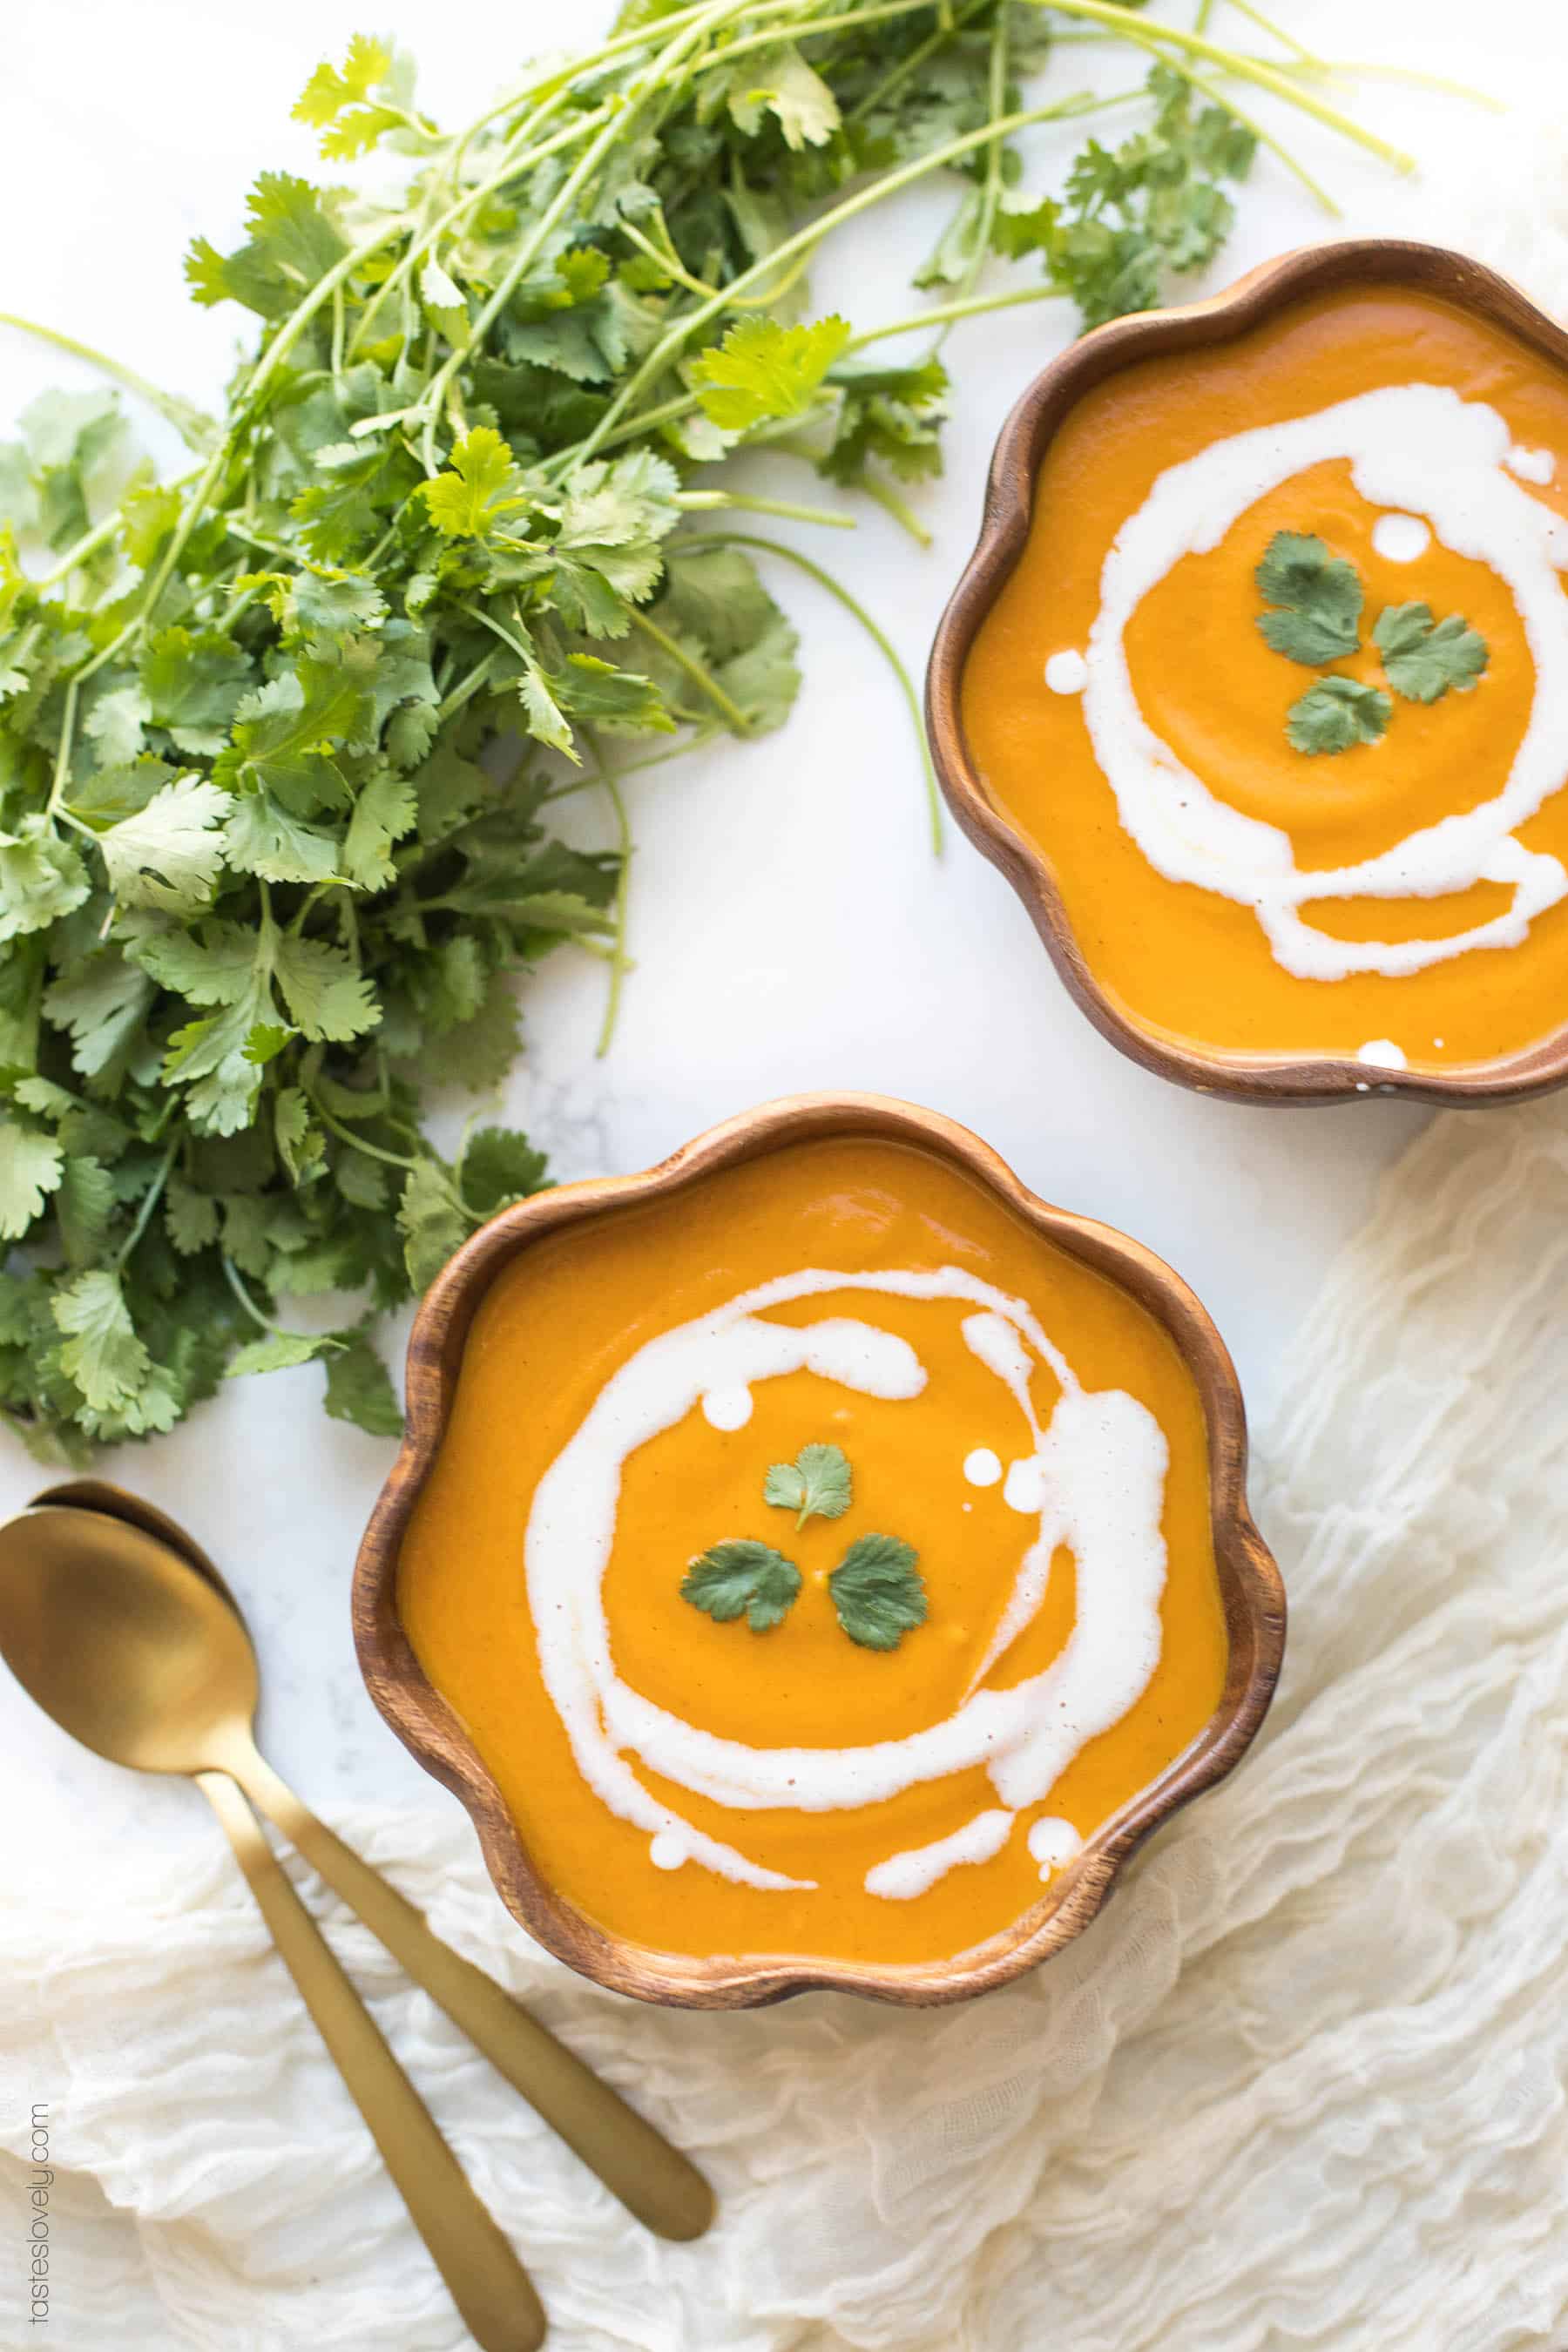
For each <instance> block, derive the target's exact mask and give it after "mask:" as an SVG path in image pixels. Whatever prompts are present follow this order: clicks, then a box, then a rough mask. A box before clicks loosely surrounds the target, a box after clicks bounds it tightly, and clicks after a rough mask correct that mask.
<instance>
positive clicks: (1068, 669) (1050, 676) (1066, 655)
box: [1046, 646, 1089, 694]
mask: <svg viewBox="0 0 1568 2352" xmlns="http://www.w3.org/2000/svg"><path fill="white" fill-rule="evenodd" d="M1046 684H1047V686H1048V687H1049V688H1050V689H1051V692H1052V693H1053V694H1081V693H1082V692H1083V690H1084V688H1085V687H1086V686H1087V685H1088V684H1089V664H1088V663H1087V662H1086V661H1085V659H1084V657H1083V656H1082V655H1081V654H1080V653H1079V651H1078V649H1077V648H1076V646H1072V647H1068V649H1067V650H1066V651H1064V652H1062V653H1059V654H1053V655H1052V656H1051V657H1050V659H1049V661H1048V662H1047V664H1046Z"/></svg>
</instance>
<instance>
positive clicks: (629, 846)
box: [583, 727, 634, 1062]
mask: <svg viewBox="0 0 1568 2352" xmlns="http://www.w3.org/2000/svg"><path fill="white" fill-rule="evenodd" d="M583 732H584V735H585V736H586V737H587V739H588V750H589V751H590V753H591V754H592V757H593V761H594V766H595V770H596V771H597V773H598V779H599V782H601V783H602V784H603V786H604V788H605V792H606V793H608V794H609V799H610V806H611V808H612V809H613V810H614V811H615V817H616V845H617V847H618V849H619V853H620V860H621V863H620V867H619V870H618V871H617V873H616V897H615V905H614V909H613V911H614V915H615V930H614V932H613V933H612V935H611V942H610V985H609V989H608V991H607V992H606V994H605V1017H604V1019H603V1021H602V1022H601V1023H600V1024H599V1042H598V1044H597V1045H595V1048H594V1054H595V1060H597V1061H601V1062H602V1061H603V1060H604V1058H605V1055H606V1054H607V1053H608V1052H609V1050H610V1044H611V1040H612V1039H613V1038H614V1036H615V1034H616V1021H617V1020H618V1019H619V1017H620V1010H621V989H622V985H623V983H624V982H625V980H626V973H627V972H628V971H629V970H630V969H631V966H630V963H629V961H628V960H627V957H626V901H627V898H628V895H629V892H630V888H631V871H632V857H633V854H634V848H633V842H632V828H631V824H630V822H629V820H628V818H627V816H626V799H625V796H624V794H623V793H622V791H621V787H620V782H619V780H618V779H617V777H616V772H615V770H614V769H613V768H612V767H611V765H610V763H609V761H607V760H606V759H605V754H604V750H603V748H602V746H601V744H600V742H599V739H598V736H597V735H596V734H595V731H594V730H593V729H592V728H591V727H585V728H584V730H583Z"/></svg>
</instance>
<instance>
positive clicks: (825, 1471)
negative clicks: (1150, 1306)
mask: <svg viewBox="0 0 1568 2352" xmlns="http://www.w3.org/2000/svg"><path fill="white" fill-rule="evenodd" d="M398 1598H399V1608H400V1611H401V1614H402V1617H403V1621H404V1623H405V1627H406V1629H407V1632H408V1634H409V1638H410V1640H411V1641H412V1643H413V1644H414V1647H415V1649H416V1652H417V1654H418V1655H419V1658H420V1660H421V1661H422V1663H423V1664H424V1666H425V1669H426V1672H427V1674H428V1675H429V1676H430V1678H431V1681H432V1682H433V1683H434V1684H435V1685H436V1686H437V1688H438V1689H439V1690H440V1691H441V1692H442V1693H443V1695H444V1696H446V1697H447V1699H448V1700H449V1701H450V1703H451V1704H452V1705H453V1706H455V1707H456V1708H457V1710H458V1713H459V1714H460V1715H461V1717H463V1719H464V1720H465V1722H466V1723H467V1725H468V1729H469V1732H470V1734H471V1736H472V1738H473V1740H474V1742H475V1745H476V1746H477V1747H478V1748H479V1752H480V1753H481V1755H482V1756H483V1757H484V1759H485V1760H486V1762H487V1764H488V1765H489V1769H490V1770H491V1771H492V1772H493V1773H494V1775H495V1778H496V1780H497V1781H498V1782H499V1784H500V1789H501V1790H502V1793H503V1795H504V1797H505V1800H506V1802H507V1804H508V1806H509V1807H510V1811H511V1812H512V1814H513V1816H514V1818H515V1820H516V1822H517V1824H518V1827H519V1830H520V1832H521V1835H522V1838H523V1840H524V1843H526V1845H527V1847H528V1849H529V1852H530V1853H531V1856H532V1859H533V1862H534V1864H535V1867H536V1868H537V1870H538V1871H539V1873H540V1874H541V1875H542V1877H543V1878H544V1879H546V1880H547V1881H548V1882H549V1883H550V1885H552V1886H553V1887H554V1888H555V1889H556V1890H557V1892H558V1893H559V1894H560V1895H563V1896H564V1897H565V1898H566V1899H567V1900H568V1901H569V1902H571V1903H572V1904H574V1906H576V1907H577V1908H578V1909H579V1910H580V1911H582V1912H584V1913H585V1914H587V1915H588V1916H591V1917H592V1918H594V1919H595V1920H597V1921H598V1922H600V1923H601V1924H602V1925H603V1926H604V1927H607V1928H608V1929H610V1930H611V1931H612V1932H613V1933H615V1934H616V1935H618V1936H621V1937H627V1938H630V1939H633V1940H635V1941H637V1942H640V1943H643V1944H647V1945H651V1946H654V1947H657V1948H663V1949H665V1950H668V1951H675V1952H680V1953H688V1954H698V1955H702V1956H713V1955H725V1954H734V1955H749V1956H757V1955H765V1954H781V1955H783V1954H787V1955H791V1956H807V1957H819V1958H836V1959H854V1960H864V1961H882V1962H896V1961H920V1960H929V1959H933V1958H945V1957H951V1956H952V1955H954V1954H956V1953H958V1952H960V1951H963V1950H965V1949H967V1948H970V1947H971V1946H973V1945H974V1944H976V1943H979V1942H981V1941H983V1940H984V1938H985V1937H988V1936H990V1935H992V1934H994V1933H995V1932H997V1931H998V1930H1000V1929H1001V1928H1003V1927H1006V1926H1008V1925H1009V1924H1011V1923H1012V1922H1013V1921H1014V1920H1016V1918H1018V1917H1019V1916H1021V1915H1022V1913H1023V1912H1025V1911H1026V1910H1027V1909H1028V1908H1029V1907H1030V1906H1032V1905H1034V1904H1035V1903H1037V1902H1038V1901H1039V1900H1040V1899H1041V1895H1042V1887H1043V1886H1048V1884H1049V1882H1050V1880H1051V1879H1052V1877H1053V1876H1055V1875H1056V1874H1058V1873H1060V1872H1062V1871H1063V1870H1065V1869H1066V1868H1068V1866H1069V1865H1070V1864H1071V1861H1072V1858H1073V1856H1074V1855H1075V1854H1076V1853H1078V1851H1079V1846H1080V1844H1081V1843H1082V1842H1083V1841H1085V1840H1086V1839H1088V1838H1089V1837H1090V1836H1091V1835H1092V1834H1093V1833H1094V1832H1096V1831H1097V1830H1099V1829H1100V1827H1101V1826H1102V1825H1103V1824H1104V1823H1105V1822H1107V1821H1109V1820H1110V1818H1111V1817H1113V1816H1114V1815H1115V1814H1117V1813H1118V1812H1119V1811H1121V1809H1122V1808H1123V1807H1125V1806H1126V1805H1127V1804H1128V1803H1129V1801H1131V1799H1133V1798H1134V1797H1135V1796H1137V1795H1138V1793H1139V1792H1140V1791H1141V1790H1144V1789H1145V1788H1147V1787H1148V1786H1149V1784H1150V1783H1151V1782H1152V1781H1153V1780H1156V1779H1157V1778H1158V1777H1159V1776H1160V1775H1161V1773H1162V1772H1163V1770H1164V1769H1165V1768H1166V1767H1167V1766H1168V1765H1170V1764H1171V1763H1172V1762H1173V1759H1175V1758H1176V1757H1177V1756H1179V1755H1180V1754H1181V1753H1182V1751H1183V1750H1184V1748H1186V1747H1187V1746H1188V1745H1189V1744H1190V1743H1191V1741H1192V1740H1193V1739H1194V1738H1195V1737H1196V1736H1197V1735H1198V1733H1199V1732H1200V1731H1202V1729H1203V1728H1204V1727H1205V1724H1206V1723H1207V1722H1208V1720H1209V1718H1210V1717H1211V1716H1212V1715H1213V1713H1214V1711H1215V1707H1216V1706H1217V1704H1218V1701H1219V1697H1220V1694H1221V1688H1222V1685H1223V1683H1224V1679H1225V1672H1226V1633H1225V1622H1224V1615H1223V1611H1222V1606H1221V1601H1220V1595H1219V1589H1218V1582H1217V1578H1216V1572H1215V1559H1214V1551H1213V1545H1212V1539H1211V1530H1210V1515H1209V1492H1208V1473H1207V1441H1206V1431H1205V1419H1204V1413H1203V1409H1202V1405H1201V1402H1200V1400H1199V1396H1198V1393H1197V1390H1196V1387H1195V1384H1194V1380H1193V1378H1192V1375H1191V1373H1190V1372H1189V1370H1188V1369H1187V1367H1186V1365H1185V1363H1184V1360H1183V1358H1182V1356H1181V1355H1180V1353H1179V1351H1178V1349H1177V1348H1176V1346H1175V1344H1174V1342H1173V1339H1171V1337H1170V1335H1169V1334H1168V1333H1167V1332H1166V1331H1165V1329H1164V1328H1163V1326H1162V1325H1161V1324H1160V1323H1158V1322H1157V1321H1156V1320H1155V1319H1154V1318H1153V1317H1152V1315H1151V1314H1150V1313H1149V1312H1148V1311H1147V1310H1146V1309H1145V1308H1144V1307H1142V1305H1141V1304H1139V1303H1138V1302H1137V1301H1136V1300H1135V1299H1134V1298H1133V1297H1131V1295H1130V1294H1129V1293H1127V1292H1126V1291H1124V1290H1123V1289H1122V1288H1121V1286H1119V1285H1118V1284H1116V1283H1114V1282H1112V1281H1111V1280H1110V1279H1109V1278H1108V1277H1107V1276H1104V1275H1102V1274H1100V1273H1099V1272H1098V1271H1096V1270H1094V1269H1092V1268H1090V1267H1089V1266H1087V1265H1084V1264H1082V1263H1081V1262H1080V1261H1079V1259H1077V1258H1076V1257H1074V1256H1073V1255H1069V1254H1068V1252H1067V1251H1066V1250H1065V1249H1063V1248H1060V1247H1058V1246H1057V1245H1056V1244H1053V1243H1051V1242H1049V1241H1048V1240H1047V1239H1046V1238H1045V1237H1043V1236H1042V1235H1041V1234H1039V1233H1038V1232H1037V1230H1036V1229H1035V1228H1034V1227H1032V1226H1031V1225H1029V1224H1027V1223H1026V1222H1025V1221H1024V1220H1023V1219H1022V1218H1021V1217H1019V1216H1018V1215H1016V1213H1014V1211H1013V1210H1012V1209H1010V1208H1009V1207H1008V1206H1006V1205H1005V1203H1004V1202H1002V1201H1001V1200H1000V1199H998V1198H997V1197H996V1196H994V1194H992V1193H991V1192H988V1191H987V1190H985V1189H984V1187H983V1186H982V1184H981V1183H980V1182H979V1181H978V1180H977V1179H975V1178H973V1177H971V1176H970V1175H968V1174H967V1173H965V1172H963V1171H960V1170H958V1169H956V1168H954V1167H953V1166H952V1164H950V1163H949V1162H948V1161H947V1160H944V1159H942V1158H939V1157H938V1156H936V1155H935V1154H934V1153H931V1152H928V1151H926V1150H922V1149H921V1148H919V1147H917V1146H914V1145H910V1144H903V1143H897V1142H889V1141H886V1140H882V1139H872V1138H860V1139H855V1138H852V1137H849V1138H844V1139H833V1140H817V1141H812V1142H803V1143H798V1144H792V1145H788V1146H784V1147H780V1148H777V1149H775V1150H773V1151H771V1152H770V1153H768V1154H767V1155H766V1156H765V1157H763V1158H761V1159H758V1160H753V1161H752V1162H750V1163H748V1164H745V1165H742V1166H731V1167H729V1168H727V1169H724V1170H721V1171H717V1172H714V1173H711V1174H709V1175H707V1176H704V1177H703V1178H701V1179H700V1181H698V1182H697V1183H696V1184H694V1185H693V1186H690V1187H688V1188H686V1189H684V1190H682V1191H681V1192H679V1193H678V1194H674V1195H671V1194H668V1193H667V1194H665V1195H663V1196H661V1197H658V1198H657V1199H654V1200H651V1201H648V1202H644V1203H642V1204H640V1205H637V1206H618V1207H615V1208H613V1209H608V1210H606V1212H605V1214H604V1215H603V1216H601V1217H598V1218H595V1219H592V1220H586V1221H584V1222H582V1223H578V1224H576V1225H575V1226H574V1227H572V1228H570V1229H568V1230H565V1231H563V1232H561V1233H559V1234H554V1235H550V1236H546V1237H544V1238H542V1239H541V1240H540V1241H538V1242H535V1243H533V1244H531V1245H530V1246H529V1247H528V1248H527V1249H526V1250H524V1251H523V1252H522V1253H521V1255H520V1256H519V1257H518V1258H517V1259H516V1260H515V1261H514V1262H513V1263H512V1265H510V1267H508V1268H507V1269H506V1271H504V1272H503V1273H502V1274H501V1275H500V1276H499V1277H498V1278H497V1280H496V1282H495V1283H494V1285H493V1286H492V1287H491V1288H490V1289H489V1292H488V1293H487V1295H486V1297H485V1298H484V1300H483V1302H482V1304H481V1305H480V1307H479V1312H478V1315H477V1317H476V1319H475V1322H474V1325H473V1328H472V1331H471V1333H470V1336H469V1339H468V1347H467V1351H466V1354H465V1357H464V1361H463V1367H462V1370H461V1373H460V1376H459V1380H458V1390H457V1395H456V1399H455V1402H454V1407H453V1411H452V1414H451V1420H450V1424H449V1427H448V1430H447V1435H446V1437H445V1440H444V1442H443V1444H442V1447H441V1450H440V1454H439V1457H438V1459H437V1463H436V1465H435V1466H434V1469H433V1471H432V1474H431V1475H430V1477H429V1480H428V1483H427V1485H426V1488H425V1490H424V1492H423V1494H422V1496H421V1498H420V1501H419V1504H418V1506H417V1508H416V1514H415V1517H414V1518H413V1521H412V1524H411V1526H410V1528H409V1530H408V1533H407V1535H406V1537H405V1541H404V1545H403V1550H402V1558H401V1566H400V1571H399V1593H398Z"/></svg>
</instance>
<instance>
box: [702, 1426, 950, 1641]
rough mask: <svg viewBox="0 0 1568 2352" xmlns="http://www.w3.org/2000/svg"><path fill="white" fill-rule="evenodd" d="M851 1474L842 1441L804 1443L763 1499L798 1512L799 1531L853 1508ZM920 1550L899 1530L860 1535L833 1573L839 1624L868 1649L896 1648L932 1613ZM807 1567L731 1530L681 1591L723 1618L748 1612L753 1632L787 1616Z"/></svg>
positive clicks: (831, 1591)
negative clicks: (920, 1566) (839, 1443)
mask: <svg viewBox="0 0 1568 2352" xmlns="http://www.w3.org/2000/svg"><path fill="white" fill-rule="evenodd" d="M852 1485H853V1480H852V1475H851V1472H850V1468H849V1463H848V1460H847V1456H846V1454H844V1451H843V1449H842V1447H840V1446H837V1445H822V1444H814V1445H803V1446H802V1447H801V1449H800V1452H799V1453H798V1454H796V1455H795V1460H794V1461H793V1462H775V1463H774V1464H773V1467H772V1468H771V1469H770V1470H769V1472H768V1475H767V1477H766V1479H765V1480H764V1482H763V1500H764V1501H765V1502H769V1503H774V1504H776V1505H778V1506H779V1507H780V1508H781V1509H784V1510H790V1511H795V1512H798V1514H799V1516H798V1517H797V1518H796V1520H795V1527H796V1528H797V1530H798V1529H799V1528H804V1527H805V1523H806V1521H807V1520H808V1519H809V1518H812V1517H817V1518H824V1519H840V1518H842V1517H843V1516H844V1514H845V1512H846V1511H847V1509H848V1508H849V1505H850V1501H851V1490H852ZM919 1557H920V1555H919V1553H918V1552H917V1551H916V1550H915V1548H914V1546H913V1545H912V1544H907V1543H904V1542H903V1541H901V1540H900V1538H899V1537H897V1536H882V1535H865V1536H857V1538H855V1541H854V1542H853V1543H852V1544H851V1545H850V1547H849V1549H848V1550H847V1552H846V1553H845V1555H844V1557H843V1559H841V1560H840V1561H839V1563H838V1565H837V1568H836V1569H835V1570H833V1571H832V1573H831V1575H830V1576H829V1577H828V1579H827V1591H828V1596H829V1598H830V1599H831V1601H832V1602H833V1607H834V1611H835V1613H836V1614H837V1619H838V1622H839V1624H840V1625H841V1626H842V1627H843V1629H844V1631H845V1632H846V1633H847V1634H848V1636H849V1638H850V1640H851V1641H852V1642H856V1643H858V1644H859V1646H860V1647H861V1648H862V1649H863V1650H893V1649H896V1648H897V1647H898V1645H899V1643H900V1641H901V1640H902V1638H903V1636H904V1635H905V1633H908V1632H909V1631H910V1627H911V1626H914V1625H923V1624H924V1622H925V1619H926V1591H925V1586H924V1584H923V1582H922V1581H921V1577H920V1575H919V1573H918V1571H917V1570H916V1567H915V1562H916V1560H917V1559H919ZM800 1587H801V1576H800V1570H799V1569H798V1568H796V1566H795V1562H794V1561H793V1560H790V1559H785V1558H784V1554H783V1553H782V1552H778V1551H775V1550H774V1549H773V1546H772V1545H771V1544H765V1543H763V1542H760V1541H759V1540H758V1539H757V1538H754V1537H752V1536H738V1537H731V1538H728V1539H727V1540H726V1541H724V1542H723V1543H716V1544H714V1545H712V1546H711V1547H710V1549H709V1550H707V1551H705V1552H702V1553H701V1554H700V1556H699V1557H698V1558H697V1559H694V1560H692V1562H691V1563H690V1565H689V1568H688V1569H687V1571H686V1574H685V1577H684V1578H683V1579H682V1580H681V1586H680V1592H681V1598H682V1599H683V1600H685V1601H690V1602H691V1603H692V1605H693V1607H694V1608H698V1609H701V1610H703V1611H705V1612H706V1613H707V1614H708V1615H709V1616H710V1617H712V1618H714V1619H715V1620H716V1621H717V1622H720V1623H728V1622H730V1620H731V1619H732V1618H736V1617H740V1616H742V1615H744V1616H745V1618H746V1620H747V1622H749V1624H750V1625H751V1628H752V1633H768V1632H769V1631H770V1630H771V1629H772V1628H773V1626H774V1625H777V1624H779V1623H781V1622H782V1621H783V1620H784V1617H785V1616H786V1615H787V1614H788V1612H789V1611H790V1610H791V1608H793V1606H794V1605H795V1599H796V1596H797V1595H798V1593H799V1591H800Z"/></svg>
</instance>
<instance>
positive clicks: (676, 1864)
mask: <svg viewBox="0 0 1568 2352" xmlns="http://www.w3.org/2000/svg"><path fill="white" fill-rule="evenodd" d="M647 1858H648V1860H649V1862H651V1863H652V1864H653V1866H654V1868H655V1869H656V1870H679V1868H680V1865H681V1864H682V1863H683V1862H689V1861H690V1859H691V1853H690V1849H689V1847H688V1845H687V1843H686V1840H685V1839H684V1838H683V1837H678V1836H677V1835H676V1833H675V1832H674V1831H673V1830H660V1832H659V1833H658V1836H657V1837H656V1838H655V1839H654V1841H653V1843H652V1844H651V1845H650V1846H649V1847H648V1850H647Z"/></svg>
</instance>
